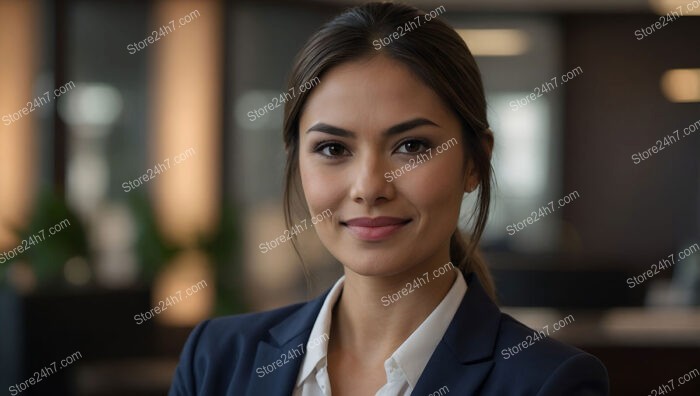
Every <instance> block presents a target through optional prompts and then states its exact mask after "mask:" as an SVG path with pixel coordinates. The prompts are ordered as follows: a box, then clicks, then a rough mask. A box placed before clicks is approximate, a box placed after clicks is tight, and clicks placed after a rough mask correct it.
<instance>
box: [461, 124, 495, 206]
mask: <svg viewBox="0 0 700 396" xmlns="http://www.w3.org/2000/svg"><path fill="white" fill-rule="evenodd" d="M480 140H481V146H482V147H483V149H484V151H485V152H486V155H487V157H488V159H489V161H491V153H492V152H493V132H492V131H491V129H490V128H486V129H485V130H483V131H482V132H481V138H480ZM464 176H465V180H464V192H466V193H470V192H472V191H474V190H476V188H477V187H478V186H479V183H481V177H480V175H479V173H478V172H477V170H476V167H475V166H474V162H473V161H472V160H471V159H469V164H468V167H467V172H466V174H465V175H464Z"/></svg>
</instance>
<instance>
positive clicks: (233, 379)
mask: <svg viewBox="0 0 700 396" xmlns="http://www.w3.org/2000/svg"><path fill="white" fill-rule="evenodd" d="M309 305H310V303H299V304H294V305H290V306H286V307H282V308H278V309H275V310H272V311H266V312H257V313H249V314H242V315H233V316H225V317H219V318H214V319H208V320H205V321H203V322H201V323H200V324H198V325H197V326H196V327H195V328H194V330H192V332H191V333H190V335H189V337H188V339H187V342H186V343H185V346H184V347H183V349H182V352H181V354H180V363H179V364H178V366H177V369H176V371H175V376H174V378H173V382H172V385H171V388H170V395H194V394H208V393H211V392H214V393H217V392H220V391H221V389H226V388H227V386H228V385H227V384H231V383H245V382H247V381H248V380H249V378H250V374H251V373H252V372H253V370H252V365H253V363H254V358H255V356H256V350H257V347H258V344H259V342H260V341H268V340H269V338H270V337H271V335H270V330H271V329H274V328H275V327H278V326H280V325H282V326H280V327H282V328H285V323H284V322H285V321H287V320H288V319H289V318H290V317H292V316H294V315H295V314H297V313H298V312H299V311H301V310H302V309H304V308H305V307H307V309H308V306H309Z"/></svg>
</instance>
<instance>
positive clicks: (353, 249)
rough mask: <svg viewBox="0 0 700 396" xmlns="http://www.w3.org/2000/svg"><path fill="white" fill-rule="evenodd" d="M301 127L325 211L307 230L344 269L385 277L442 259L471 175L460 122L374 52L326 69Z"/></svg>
mask: <svg viewBox="0 0 700 396" xmlns="http://www.w3.org/2000/svg"><path fill="white" fill-rule="evenodd" d="M299 134H300V149H299V169H300V173H301V181H302V185H303V189H304V194H305V197H306V202H307V204H308V207H309V210H310V212H311V213H312V215H316V214H319V213H322V212H324V211H326V210H328V209H330V211H331V212H332V216H331V217H330V218H325V219H324V220H323V221H321V222H319V223H318V224H316V225H314V227H315V228H316V231H317V233H318V235H319V238H320V239H321V241H322V243H323V244H324V245H325V246H326V248H327V249H328V250H329V251H330V252H331V254H333V256H335V257H336V258H337V259H338V260H339V261H340V262H341V263H343V265H344V266H345V267H346V270H351V271H353V272H355V273H358V274H360V275H365V276H391V275H396V274H399V273H401V272H404V271H409V270H418V269H422V268H428V267H430V266H438V265H442V264H445V263H447V262H448V261H449V240H450V236H451V235H452V233H453V232H454V230H455V228H456V226H457V221H458V218H459V210H460V204H461V202H462V197H463V193H464V192H465V191H471V190H472V189H473V188H475V187H476V185H477V183H478V178H477V177H476V176H475V175H471V174H470V172H469V171H468V170H467V169H466V167H465V161H464V152H465V149H466V148H465V147H464V146H463V144H464V141H463V139H462V135H461V132H460V123H459V120H458V119H457V117H455V116H454V114H453V113H452V112H451V111H450V109H449V108H448V107H447V106H445V105H444V103H443V101H442V100H441V99H440V97H438V95H437V94H436V93H435V92H433V91H432V90H431V89H430V88H428V86H426V85H425V84H423V83H422V82H421V81H420V80H419V79H418V78H416V77H415V76H414V75H413V74H411V73H410V71H409V70H408V69H407V68H406V67H405V66H403V64H401V63H399V62H397V61H394V60H391V59H389V58H387V57H385V56H381V55H380V56H375V57H373V58H370V59H364V60H361V61H355V62H349V63H345V64H342V65H339V66H337V67H335V68H333V69H331V70H329V71H328V72H327V73H326V74H325V75H324V77H323V78H322V79H321V82H320V84H319V85H318V86H316V87H315V88H313V92H312V93H311V95H310V97H309V98H308V100H307V102H306V107H305V110H304V112H303V114H302V116H301V119H300V123H299ZM443 143H444V145H443ZM441 145H443V147H440V148H439V149H438V146H441ZM319 218H320V217H319ZM454 264H455V265H456V264H457V263H454Z"/></svg>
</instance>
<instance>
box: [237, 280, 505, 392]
mask: <svg viewBox="0 0 700 396" xmlns="http://www.w3.org/2000/svg"><path fill="white" fill-rule="evenodd" d="M465 280H466V281H467V284H468V285H469V288H468V290H467V293H466V294H465V296H464V299H463V300H462V302H461V304H460V306H459V309H458V310H457V312H456V313H455V316H454V318H453V319H452V322H451V323H450V326H449V327H448V328H447V331H446V332H445V335H444V336H443V338H442V340H441V341H440V343H439V344H438V346H437V348H436V349H435V352H433V355H432V356H431V358H430V361H429V362H428V365H427V366H426V367H425V369H424V370H423V373H422V374H421V377H420V379H419V380H418V383H417V384H416V388H415V389H414V392H413V393H415V394H430V393H433V392H435V391H437V390H439V389H440V388H442V387H443V386H447V387H448V388H450V389H455V390H456V389H459V391H460V394H476V393H477V390H478V388H479V386H480V385H481V383H482V382H483V380H484V378H485V377H486V375H487V374H488V372H489V371H490V370H491V368H492V366H493V364H494V361H493V350H494V348H495V344H496V337H497V334H498V327H499V325H500V315H501V312H500V310H499V309H498V307H497V306H496V304H494V302H493V301H491V299H490V298H489V297H488V295H487V294H486V291H485V290H484V288H483V287H482V286H481V283H480V282H479V279H478V278H477V277H476V275H475V274H474V273H470V274H468V275H465ZM329 291H330V289H329V290H327V291H326V292H324V293H323V294H321V295H320V296H319V297H316V298H315V299H313V300H311V301H309V302H308V303H306V304H304V305H302V306H301V308H300V309H298V310H297V311H295V312H294V313H293V314H291V315H290V316H289V317H288V318H286V319H285V320H283V321H282V322H280V323H279V324H278V325H276V326H274V327H273V328H271V329H270V336H271V337H270V339H269V340H261V341H260V342H259V343H258V348H257V352H256V356H255V363H254V366H253V368H252V374H251V379H250V382H249V384H250V387H249V389H248V394H250V395H260V394H264V395H290V394H292V393H293V390H294V385H295V384H296V379H297V376H298V374H299V369H300V367H301V361H302V360H303V358H304V354H302V355H299V356H297V357H296V358H293V359H287V363H285V364H283V365H281V367H275V370H274V371H273V372H271V373H270V374H265V375H264V376H263V377H260V376H259V374H260V372H259V371H258V372H256V370H257V369H258V368H260V367H265V366H267V365H269V364H274V362H276V361H277V360H278V359H282V356H283V355H287V356H288V357H291V356H294V355H297V354H296V353H294V351H295V350H299V345H300V344H303V345H304V350H303V351H304V352H306V350H305V348H306V342H307V341H308V338H309V335H310V334H311V329H312V327H313V325H314V322H315V320H316V317H317V316H318V313H319V311H320V310H321V306H322V305H323V302H324V300H325V299H326V296H327V295H328V292H329ZM289 352H292V354H291V355H289Z"/></svg>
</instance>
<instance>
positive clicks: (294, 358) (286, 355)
mask: <svg viewBox="0 0 700 396" xmlns="http://www.w3.org/2000/svg"><path fill="white" fill-rule="evenodd" d="M329 291H330V289H329V290H327V291H326V292H324V293H323V294H321V295H320V296H318V297H316V298H315V299H313V300H311V301H309V302H308V303H306V304H304V305H302V306H301V307H300V308H299V309H298V310H296V311H294V313H292V314H291V315H289V317H287V318H286V319H284V320H283V321H282V322H280V323H279V324H277V325H276V326H274V327H272V328H271V329H270V338H269V339H263V340H261V341H260V342H259V343H258V348H257V351H256V353H255V361H254V363H253V367H252V373H251V377H250V380H249V382H248V384H249V387H248V390H247V392H246V394H247V395H255V396H257V395H280V396H282V395H291V394H292V393H293V392H294V386H295V384H296V380H297V376H298V375H299V369H300V367H301V362H302V360H303V359H304V356H305V355H306V342H307V341H308V339H309V336H310V335H311V329H312V328H313V325H314V322H315V321H316V317H317V316H318V313H319V311H320V310H321V306H322V305H323V301H324V300H325V299H326V296H327V295H328V292H329ZM300 345H303V347H300ZM278 360H281V363H282V364H281V365H275V362H277V361H278ZM271 364H272V368H273V369H274V370H265V367H270V366H269V365H271ZM260 368H262V370H261V371H260V370H258V369H260ZM268 372H269V374H268ZM261 374H262V377H261V376H260V375H261Z"/></svg>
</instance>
